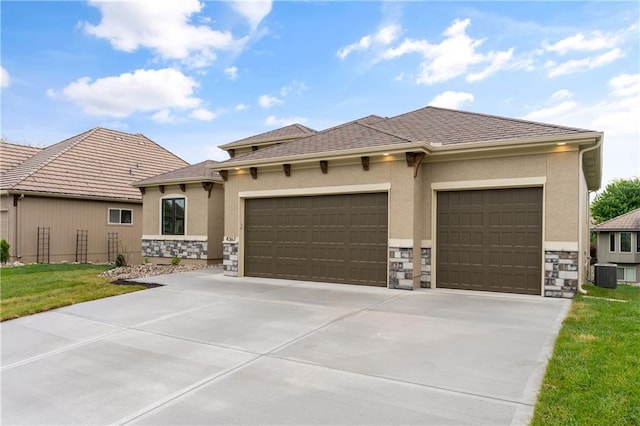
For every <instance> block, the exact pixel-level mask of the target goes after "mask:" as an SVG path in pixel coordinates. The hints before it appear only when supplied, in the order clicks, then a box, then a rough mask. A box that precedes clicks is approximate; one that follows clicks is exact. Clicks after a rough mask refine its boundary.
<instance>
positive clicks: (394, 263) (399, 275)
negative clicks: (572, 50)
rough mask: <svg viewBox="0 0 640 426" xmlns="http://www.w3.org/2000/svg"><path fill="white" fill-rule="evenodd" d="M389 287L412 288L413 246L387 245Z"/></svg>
mask: <svg viewBox="0 0 640 426" xmlns="http://www.w3.org/2000/svg"><path fill="white" fill-rule="evenodd" d="M389 288H396V289H401V290H413V248H410V247H391V246H389Z"/></svg>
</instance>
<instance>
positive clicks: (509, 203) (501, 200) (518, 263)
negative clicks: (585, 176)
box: [436, 188, 542, 294]
mask: <svg viewBox="0 0 640 426" xmlns="http://www.w3.org/2000/svg"><path fill="white" fill-rule="evenodd" d="M437 218H438V223H437V247H436V277H437V281H438V282H437V285H438V286H439V287H444V288H459V289H470V290H485V291H501V292H514V293H524V294H540V283H541V263H542V250H541V247H542V225H541V224H542V188H514V189H494V190H477V191H450V192H447V191H445V192H439V193H438V208H437ZM471 247H473V250H470V248H471Z"/></svg>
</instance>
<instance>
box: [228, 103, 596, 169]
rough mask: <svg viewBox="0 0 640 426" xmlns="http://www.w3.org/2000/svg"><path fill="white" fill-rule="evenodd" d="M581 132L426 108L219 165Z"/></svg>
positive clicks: (361, 121)
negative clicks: (359, 150)
mask: <svg viewBox="0 0 640 426" xmlns="http://www.w3.org/2000/svg"><path fill="white" fill-rule="evenodd" d="M581 134H585V135H586V134H589V135H590V136H592V134H593V131H591V130H586V129H579V128H574V127H565V126H558V125H554V124H546V123H536V122H532V121H526V120H518V119H513V118H506V117H498V116H493V115H487V114H478V113H471V112H465V111H456V110H450V109H444V108H436V107H430V106H429V107H425V108H422V109H419V110H416V111H412V112H408V113H405V114H401V115H398V116H396V117H391V118H383V117H378V116H375V115H371V116H367V117H363V118H361V119H358V120H355V121H352V122H349V123H346V124H343V125H340V126H336V127H333V128H331V129H327V130H324V131H321V132H318V133H315V134H314V135H310V136H307V137H304V138H300V139H297V140H294V141H292V142H287V143H286V144H281V145H277V146H272V147H268V148H265V149H261V150H258V151H254V152H249V153H246V154H244V155H241V156H238V157H235V158H232V159H229V160H226V161H224V162H222V164H227V163H229V164H233V163H238V162H243V163H244V162H251V161H254V160H255V161H257V162H261V161H265V160H269V159H273V160H276V159H277V160H281V159H284V158H287V157H296V156H302V155H308V154H314V153H317V154H322V153H329V152H331V153H335V152H336V151H346V150H351V149H361V150H362V151H366V150H367V149H369V148H375V147H376V146H382V145H394V144H407V143H415V144H417V145H418V144H420V145H424V144H430V145H431V146H447V145H457V144H466V143H470V144H472V143H473V144H483V143H489V142H498V141H501V140H504V141H512V143H517V140H518V139H522V140H523V141H530V140H531V139H534V138H549V139H553V138H559V137H566V136H570V135H577V136H579V135H581ZM425 148H426V145H425ZM218 168H219V167H218Z"/></svg>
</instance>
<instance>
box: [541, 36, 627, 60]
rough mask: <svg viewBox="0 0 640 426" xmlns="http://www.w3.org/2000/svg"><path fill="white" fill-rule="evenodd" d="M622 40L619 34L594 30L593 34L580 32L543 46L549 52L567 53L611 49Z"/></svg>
mask: <svg viewBox="0 0 640 426" xmlns="http://www.w3.org/2000/svg"><path fill="white" fill-rule="evenodd" d="M619 42H620V36H619V35H617V34H603V33H601V32H600V31H593V32H592V33H591V34H587V35H585V34H583V33H578V34H575V35H572V36H570V37H567V38H564V39H562V40H560V41H558V42H556V43H553V44H549V43H546V42H545V43H543V44H542V48H543V49H544V50H546V51H548V52H555V53H558V54H559V55H565V54H566V53H568V52H570V51H585V52H592V51H596V50H604V49H611V48H612V47H615V46H616V45H617V44H618V43H619Z"/></svg>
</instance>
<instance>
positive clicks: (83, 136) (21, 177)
mask: <svg viewBox="0 0 640 426" xmlns="http://www.w3.org/2000/svg"><path fill="white" fill-rule="evenodd" d="M98 129H100V127H94V128H93V129H91V130H87V131H85V132H83V133H80V134H78V135H74V136H71V137H70V138H67V139H65V140H63V141H60V142H57V143H54V144H53V145H50V146H48V147H46V148H43V149H42V150H41V151H40V152H38V153H36V154H34V155H32V156H31V157H29V158H27V159H26V160H25V161H23V162H22V163H21V164H19V165H17V166H16V167H14V168H13V169H11V170H10V171H9V172H8V173H7V174H6V175H5V179H6V178H8V177H9V176H10V175H12V174H13V175H16V174H18V171H20V169H24V168H27V166H29V164H27V163H29V162H30V161H31V160H33V162H36V160H34V158H35V157H37V156H45V154H46V153H47V150H50V149H51V148H54V147H56V146H58V145H61V144H63V143H65V142H69V145H68V146H67V147H65V148H63V149H61V150H60V151H59V152H57V153H54V154H51V155H49V156H45V158H44V159H43V161H42V162H36V164H35V167H33V168H32V169H31V170H29V171H27V173H25V174H22V175H19V176H17V177H14V179H13V181H12V182H11V184H10V185H9V186H12V187H13V186H15V185H17V184H19V183H20V182H22V181H24V180H25V179H27V178H29V177H30V176H32V175H33V174H35V173H36V172H38V171H39V170H40V169H42V168H43V167H45V166H47V165H48V164H50V163H51V162H52V161H54V160H55V159H57V158H59V157H60V156H61V155H62V154H64V153H65V152H67V151H69V150H70V149H71V148H73V147H74V146H76V145H77V144H79V143H80V142H82V141H83V140H85V139H86V138H87V137H88V136H90V135H92V134H94V133H95V132H96V131H97V130H98ZM74 138H77V140H75V141H74V140H73V139H74ZM23 166H24V167H23ZM7 180H9V179H7Z"/></svg>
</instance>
